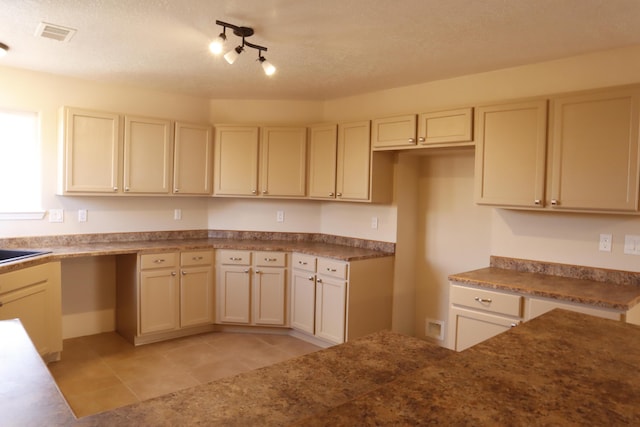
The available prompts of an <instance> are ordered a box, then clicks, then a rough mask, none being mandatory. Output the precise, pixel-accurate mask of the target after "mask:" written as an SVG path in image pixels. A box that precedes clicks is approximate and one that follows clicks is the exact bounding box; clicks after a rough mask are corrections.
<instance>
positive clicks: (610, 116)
mask: <svg viewBox="0 0 640 427" xmlns="http://www.w3.org/2000/svg"><path fill="white" fill-rule="evenodd" d="M547 104H548V105H549V109H548V113H549V114H548V117H549V119H548V121H549V126H548V128H547ZM475 126H476V179H475V199H476V202H477V203H479V204H488V205H495V206H502V207H507V208H509V207H511V208H520V209H545V210H553V211H570V212H603V213H607V212H609V213H637V212H638V211H639V209H640V205H639V202H640V150H639V147H640V139H639V135H638V132H639V131H638V127H639V126H640V87H638V86H627V87H619V88H612V89H604V90H595V91H586V92H578V93H571V94H566V95H554V96H550V97H549V99H548V100H547V99H539V100H529V101H522V102H514V103H509V104H502V105H492V106H483V107H478V108H477V109H476V125H475Z"/></svg>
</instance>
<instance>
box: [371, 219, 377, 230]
mask: <svg viewBox="0 0 640 427" xmlns="http://www.w3.org/2000/svg"><path fill="white" fill-rule="evenodd" d="M371 228H373V229H374V230H377V229H378V217H377V216H372V217H371Z"/></svg>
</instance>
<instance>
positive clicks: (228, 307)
mask: <svg viewBox="0 0 640 427" xmlns="http://www.w3.org/2000/svg"><path fill="white" fill-rule="evenodd" d="M218 271H219V275H218V280H217V281H216V288H217V295H216V301H217V304H216V306H217V310H216V319H217V321H218V322H220V323H245V324H248V323H249V322H250V321H251V318H250V309H251V300H250V298H251V290H250V279H251V276H250V275H249V271H250V270H249V268H248V267H230V266H222V267H220V268H219V269H218Z"/></svg>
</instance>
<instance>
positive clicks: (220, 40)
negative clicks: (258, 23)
mask: <svg viewBox="0 0 640 427" xmlns="http://www.w3.org/2000/svg"><path fill="white" fill-rule="evenodd" d="M216 25H220V26H222V29H223V30H222V33H220V35H219V36H218V37H217V38H216V39H215V40H214V41H212V42H211V44H210V45H209V50H210V51H211V52H212V53H213V54H219V53H221V52H222V49H223V44H224V42H225V40H226V39H227V37H226V30H227V28H231V29H232V30H233V34H235V35H236V36H238V37H241V38H242V44H241V45H239V46H238V47H236V48H234V49H232V50H230V51H229V52H227V53H225V54H224V59H225V60H226V61H227V62H228V63H229V64H233V63H234V62H235V61H236V59H238V56H240V54H241V53H242V52H243V51H244V47H245V46H246V47H250V48H252V49H256V50H257V51H258V60H259V61H260V63H261V65H262V69H263V70H264V73H265V74H266V75H267V76H270V75H272V74H273V73H275V72H276V67H274V66H273V65H272V64H271V63H270V62H269V61H267V60H266V58H265V57H264V56H262V52H266V51H267V48H266V47H264V46H259V45H257V44H253V43H249V42H248V41H246V40H245V38H246V37H251V36H252V35H253V28H250V27H239V26H237V25H233V24H229V23H226V22H222V21H218V20H216Z"/></svg>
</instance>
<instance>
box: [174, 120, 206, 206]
mask: <svg viewBox="0 0 640 427" xmlns="http://www.w3.org/2000/svg"><path fill="white" fill-rule="evenodd" d="M174 144H175V147H174V164H173V193H174V194H202V195H208V194H211V185H212V184H211V183H212V179H213V143H212V139H211V127H210V126H203V125H194V124H187V123H179V122H178V123H176V131H175V141H174Z"/></svg>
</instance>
